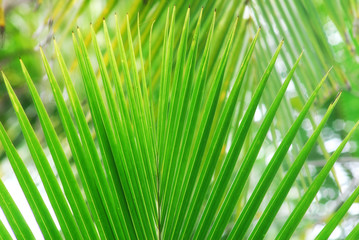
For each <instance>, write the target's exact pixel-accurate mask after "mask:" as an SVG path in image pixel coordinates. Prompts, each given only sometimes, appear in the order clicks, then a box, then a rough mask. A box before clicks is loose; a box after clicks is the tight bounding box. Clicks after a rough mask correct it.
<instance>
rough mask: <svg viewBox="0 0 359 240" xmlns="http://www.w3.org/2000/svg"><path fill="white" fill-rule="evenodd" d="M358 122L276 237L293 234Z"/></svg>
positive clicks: (283, 237) (286, 236)
mask: <svg viewBox="0 0 359 240" xmlns="http://www.w3.org/2000/svg"><path fill="white" fill-rule="evenodd" d="M358 125H359V122H357V123H356V124H355V125H354V127H353V128H352V130H350V132H349V133H348V135H347V136H346V137H345V138H344V140H343V141H342V142H341V144H340V145H339V147H338V148H337V150H335V152H334V153H333V154H332V156H331V157H330V158H329V161H328V162H327V163H326V164H325V166H324V167H323V169H322V170H321V171H320V172H319V174H318V175H317V177H316V178H315V179H314V181H313V183H312V184H311V185H310V187H309V188H308V190H307V191H306V192H305V194H304V196H303V197H302V198H301V199H300V201H299V203H298V204H297V206H296V207H295V209H294V210H293V211H292V213H291V214H290V216H289V218H288V219H287V221H286V222H285V224H284V226H283V227H282V229H281V230H280V232H279V233H278V235H277V237H276V239H288V237H291V236H292V235H293V232H294V230H295V229H296V228H297V226H298V224H299V222H300V221H301V220H302V218H303V216H304V214H305V213H306V211H307V210H308V208H309V206H310V204H311V203H312V201H313V199H314V198H315V196H316V194H317V192H318V191H319V189H320V187H321V186H322V184H323V183H324V180H325V179H326V178H327V176H328V174H329V172H330V170H331V169H332V168H333V166H334V163H335V162H336V161H337V159H338V157H339V155H340V154H341V152H342V150H343V148H344V147H345V145H346V144H347V142H348V141H349V139H350V137H351V136H352V135H353V134H354V131H355V129H356V128H357V127H358Z"/></svg>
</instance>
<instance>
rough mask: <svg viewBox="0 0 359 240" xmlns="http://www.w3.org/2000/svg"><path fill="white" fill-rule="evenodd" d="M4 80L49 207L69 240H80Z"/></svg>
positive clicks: (21, 111) (27, 122) (30, 129)
mask: <svg viewBox="0 0 359 240" xmlns="http://www.w3.org/2000/svg"><path fill="white" fill-rule="evenodd" d="M4 80H5V85H6V88H7V90H8V93H9V96H10V100H11V102H12V104H13V107H14V110H15V113H16V115H17V117H18V120H19V122H20V126H21V129H22V132H23V134H24V137H25V140H26V142H27V145H28V147H29V150H30V153H31V156H32V157H33V160H34V162H35V165H36V168H37V170H38V172H39V175H40V177H41V180H42V182H43V184H44V187H45V190H46V193H47V195H48V197H49V200H50V202H51V205H52V207H53V208H54V211H55V214H56V216H57V219H58V221H59V223H60V226H61V230H62V232H63V233H64V235H65V236H66V237H67V238H69V239H82V238H83V237H82V234H81V233H80V230H79V228H78V225H77V223H76V221H75V219H74V216H73V215H72V212H71V210H70V208H69V205H68V203H67V201H66V199H65V196H64V194H63V192H62V191H61V188H60V185H59V183H58V182H57V179H56V176H55V174H54V173H53V171H52V169H51V166H50V164H49V162H48V160H47V158H46V156H45V153H44V151H43V148H42V146H41V144H40V142H39V140H38V138H37V136H36V134H35V132H34V130H33V128H32V127H31V124H30V122H29V120H28V118H27V116H26V114H25V111H24V109H23V108H22V106H21V104H20V102H19V100H18V98H17V97H16V95H15V92H14V90H13V89H12V87H11V85H10V83H9V82H8V80H7V79H6V77H4Z"/></svg>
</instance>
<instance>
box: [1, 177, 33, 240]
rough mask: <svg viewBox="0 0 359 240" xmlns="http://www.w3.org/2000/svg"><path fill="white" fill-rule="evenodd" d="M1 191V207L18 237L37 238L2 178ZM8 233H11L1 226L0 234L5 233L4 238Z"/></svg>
mask: <svg viewBox="0 0 359 240" xmlns="http://www.w3.org/2000/svg"><path fill="white" fill-rule="evenodd" d="M0 192H1V194H0V207H1V209H2V210H3V212H4V214H5V216H6V219H7V221H8V222H9V224H10V226H11V229H12V230H13V232H14V234H15V236H16V238H18V239H35V237H34V235H33V234H32V232H31V230H30V228H29V226H28V225H27V223H26V221H25V219H24V218H23V216H22V215H21V212H20V210H19V209H18V208H17V206H16V204H15V202H14V200H13V199H12V197H11V195H10V193H9V192H8V191H7V189H6V187H5V185H4V183H3V181H2V180H0ZM6 233H7V234H9V233H8V232H7V230H5V231H4V229H1V228H0V235H3V234H4V238H8V237H7V235H6Z"/></svg>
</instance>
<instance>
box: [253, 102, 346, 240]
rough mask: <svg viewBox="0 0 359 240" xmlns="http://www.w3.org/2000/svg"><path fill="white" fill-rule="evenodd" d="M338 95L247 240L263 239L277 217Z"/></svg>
mask: <svg viewBox="0 0 359 240" xmlns="http://www.w3.org/2000/svg"><path fill="white" fill-rule="evenodd" d="M339 97H340V95H338V97H337V99H336V100H335V101H334V103H332V104H331V105H330V106H329V108H328V110H327V112H326V114H325V115H324V117H323V119H322V121H321V122H320V123H319V125H318V127H317V128H316V129H315V131H314V132H313V134H312V136H311V137H310V138H309V139H308V141H307V142H306V144H305V145H304V147H303V148H302V150H301V151H300V153H299V154H298V156H297V158H296V160H295V161H294V163H293V164H292V166H291V167H290V168H289V170H288V172H287V174H286V175H285V177H284V178H283V180H282V181H281V183H280V185H279V187H278V188H277V190H276V192H275V193H274V195H273V197H272V198H271V200H270V202H269V204H268V205H267V207H266V209H265V210H264V212H263V214H262V216H261V218H260V219H259V221H258V223H257V225H256V226H255V228H254V230H253V231H252V233H251V235H250V237H249V239H251V240H252V239H258V238H263V236H265V234H266V233H267V231H268V228H269V227H270V225H271V223H272V222H273V220H274V218H275V216H276V215H277V213H278V211H279V208H280V207H281V206H282V204H283V202H284V200H285V198H286V196H287V194H288V192H289V190H290V189H291V187H292V185H293V183H294V181H295V179H296V177H297V176H298V174H299V172H300V170H301V169H302V167H303V165H304V163H305V160H306V159H307V157H308V155H309V152H310V151H311V149H312V148H313V146H314V144H315V141H316V140H317V138H318V136H319V134H320V132H321V130H322V129H323V127H324V125H325V123H326V121H327V120H328V118H329V116H330V114H331V113H332V112H333V109H334V107H335V105H336V103H337V102H338V100H339Z"/></svg>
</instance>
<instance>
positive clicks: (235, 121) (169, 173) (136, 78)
mask: <svg viewBox="0 0 359 240" xmlns="http://www.w3.org/2000/svg"><path fill="white" fill-rule="evenodd" d="M58 4H60V3H58ZM113 6H114V3H113V2H109V6H108V9H107V10H106V11H110V9H112V7H113ZM296 6H297V10H298V12H299V13H300V14H303V12H305V11H304V10H303V9H302V8H303V5H300V4H298V5H296ZM212 7H213V6H212ZM222 7H224V8H225V6H222ZM262 7H263V5H260V6H259V8H260V10H258V11H266V10H265V9H262ZM66 9H67V8H66ZM81 9H82V7H81ZM208 9H211V6H209V7H208ZM147 10H148V11H149V9H147ZM213 10H214V9H211V11H210V14H208V13H206V12H205V11H206V10H205V9H203V8H202V9H200V7H198V6H197V7H194V10H190V8H188V9H186V8H185V7H173V9H172V11H170V9H168V10H167V11H163V9H161V8H160V10H159V12H158V14H159V15H163V18H162V20H161V19H160V18H159V23H158V26H159V27H156V28H153V24H152V23H145V24H143V25H146V26H145V27H142V29H141V26H142V24H140V17H139V15H138V16H137V22H136V21H134V20H131V15H130V17H129V15H126V18H125V20H123V21H122V20H120V19H119V16H118V15H115V21H113V22H114V23H115V26H114V27H113V28H108V26H107V22H106V21H105V20H102V19H101V21H102V23H103V24H102V26H103V33H102V32H101V33H96V32H97V30H98V29H99V24H98V23H97V22H96V23H94V24H93V25H91V26H90V30H89V34H88V35H86V36H88V37H84V36H85V35H84V36H83V35H82V31H80V29H79V28H77V30H76V31H75V32H73V33H72V41H73V47H74V51H73V50H72V49H71V50H69V49H67V48H64V47H63V48H62V50H60V46H59V45H58V43H57V42H56V40H55V39H54V40H53V45H54V48H55V55H56V58H57V61H54V62H57V63H58V65H56V66H51V65H52V64H53V63H54V62H53V61H52V60H51V61H49V60H48V59H47V57H46V54H45V53H44V51H43V49H42V48H40V53H41V58H42V62H43V65H44V67H45V71H46V74H47V79H48V80H49V82H50V86H51V90H52V95H53V97H54V100H55V103H56V111H55V112H51V113H48V112H49V111H47V110H46V108H45V105H44V101H43V100H42V99H41V97H40V96H41V95H40V94H39V92H38V90H37V89H36V87H35V85H34V83H33V80H32V79H31V77H30V74H29V73H28V70H27V68H26V67H25V64H24V63H23V61H22V60H20V67H21V70H22V72H23V74H24V79H25V81H26V84H27V86H28V88H29V90H30V94H31V97H32V100H33V105H34V106H35V109H36V112H37V116H38V119H39V122H40V124H41V128H42V133H43V136H44V139H45V141H44V142H42V141H41V139H40V137H39V136H38V135H39V134H36V132H35V130H37V129H35V126H34V125H32V124H31V122H30V120H29V118H28V116H27V115H26V112H25V110H24V107H23V106H22V105H21V103H20V101H19V99H18V97H17V95H16V94H15V91H14V90H13V89H12V86H11V84H10V83H9V80H8V79H7V77H6V76H5V74H4V73H3V79H4V81H5V85H6V89H7V92H8V94H9V97H10V100H11V103H12V105H13V109H14V110H15V113H16V116H17V119H18V121H19V123H20V127H21V132H22V135H23V136H24V138H25V141H26V144H27V147H28V149H29V151H30V154H31V157H32V159H33V162H34V163H35V166H36V169H37V171H38V173H39V176H40V178H41V182H42V184H43V185H44V188H45V191H46V195H47V196H48V198H49V200H50V204H51V207H52V208H53V210H54V212H55V217H56V220H57V221H58V223H59V226H60V229H57V226H56V224H55V222H57V221H55V219H54V218H53V217H52V216H51V215H50V213H49V208H48V207H47V206H46V205H45V203H44V200H43V197H42V196H41V195H40V193H39V191H38V189H37V187H36V184H35V183H34V181H33V179H32V177H31V176H30V174H29V172H28V170H27V168H26V166H25V164H24V160H25V159H23V158H22V157H21V156H20V154H19V152H18V151H17V149H16V148H15V146H14V144H13V143H12V141H11V139H10V137H9V135H8V133H7V132H6V131H5V129H4V127H3V125H1V126H0V141H1V144H2V146H3V148H4V150H5V152H6V155H7V157H8V159H9V161H10V163H11V166H12V168H13V170H14V172H15V175H16V177H17V180H18V181H19V184H20V186H21V188H22V190H23V192H24V194H25V196H26V199H27V201H28V203H29V205H30V207H31V209H32V212H33V214H34V216H35V219H36V221H37V224H38V225H39V227H40V230H41V232H42V234H43V237H44V238H45V239H59V238H61V237H63V238H65V239H89V238H91V239H136V238H138V239H190V238H194V239H205V238H209V239H220V238H221V237H226V238H229V239H245V238H248V237H249V238H250V239H262V238H264V236H265V235H266V233H267V231H268V229H269V228H270V227H271V226H272V225H274V224H276V216H277V214H278V211H279V209H280V207H281V206H282V204H283V203H284V202H285V201H286V200H287V195H288V193H289V191H290V190H291V189H294V188H295V187H296V179H297V178H301V179H304V176H303V174H302V172H301V170H302V169H304V171H306V173H307V174H306V175H307V178H308V181H309V184H308V186H305V187H303V188H302V189H304V190H305V193H304V194H303V195H302V196H301V199H300V200H298V201H297V202H296V203H295V204H296V206H295V208H294V210H293V212H292V214H291V215H290V216H289V218H288V219H287V221H286V222H285V223H284V225H283V226H282V228H281V229H280V231H279V233H278V236H277V238H278V239H283V238H289V237H290V236H291V235H292V234H293V233H294V231H295V230H296V229H297V227H298V225H299V223H300V221H301V220H302V218H303V216H304V214H305V213H306V211H307V210H308V208H309V206H310V205H311V203H312V201H313V200H314V198H315V196H316V194H317V192H318V191H319V189H320V187H321V186H322V185H323V182H324V180H325V179H326V178H327V177H328V175H329V173H330V171H331V170H332V168H333V165H334V163H335V162H336V160H337V159H338V157H339V155H340V153H341V152H342V150H343V148H344V146H345V144H346V143H347V142H348V140H349V139H350V137H351V136H352V135H353V133H354V131H355V129H356V127H357V125H358V123H357V124H355V126H354V127H353V128H352V129H351V130H350V131H349V133H348V134H347V136H346V138H345V139H344V140H343V141H342V143H341V144H340V146H339V147H338V148H337V150H336V151H335V152H334V153H333V154H332V155H331V156H330V155H329V153H328V152H327V151H326V150H325V146H324V142H323V139H322V137H321V136H320V133H321V132H322V130H323V128H324V127H325V124H326V122H327V121H328V119H329V117H330V115H331V113H332V112H333V111H334V107H335V106H336V105H337V103H338V102H340V101H339V99H340V94H339V96H338V97H336V99H335V100H334V102H333V103H332V104H330V106H329V107H328V109H327V111H326V113H325V114H324V115H323V117H322V120H321V121H320V123H319V124H318V125H317V124H316V121H315V116H317V115H315V114H313V113H312V112H311V111H310V108H311V106H312V105H313V103H314V102H315V100H318V99H317V96H318V95H320V94H321V92H322V91H323V90H321V88H322V87H323V86H324V87H326V88H329V86H330V85H329V86H328V85H326V84H325V83H324V81H325V79H327V77H329V78H330V79H329V82H330V84H332V86H331V87H336V84H334V83H333V81H334V80H333V77H334V78H335V77H337V76H338V75H340V74H341V73H340V70H337V71H335V74H334V76H330V75H329V72H327V73H326V74H325V75H324V77H323V78H322V80H321V81H320V82H319V84H314V83H313V82H309V81H308V78H309V76H311V77H317V76H319V75H321V74H320V73H318V72H315V69H313V66H311V63H310V62H305V63H304V64H303V65H305V66H303V67H310V68H311V71H312V73H308V74H309V76H308V75H306V74H307V73H306V71H303V70H300V69H301V67H302V66H301V64H300V60H301V58H302V56H306V55H305V53H303V52H302V53H300V54H298V55H299V57H298V58H297V60H296V61H295V62H294V63H293V64H292V65H290V62H291V61H289V58H290V59H294V58H295V57H296V52H295V51H293V50H289V53H290V54H289V55H290V57H289V58H288V57H287V56H286V55H285V54H284V53H283V50H282V47H283V46H284V40H282V41H277V39H276V38H277V37H276V36H274V34H273V36H272V40H273V39H274V40H275V41H276V42H279V45H278V47H277V49H276V50H275V52H274V53H272V52H270V48H269V47H268V41H265V38H264V37H263V36H261V34H262V33H261V31H260V29H259V30H257V32H256V33H255V34H253V32H252V31H251V29H250V28H245V27H246V26H253V25H251V23H250V22H249V23H248V25H245V23H244V21H243V19H242V17H243V14H244V11H245V7H244V3H242V4H241V5H240V11H239V16H238V17H237V18H236V20H234V21H233V19H232V16H231V15H230V14H228V15H221V18H219V19H218V16H217V11H213ZM66 11H67V10H66ZM233 11H234V10H233ZM80 12H81V11H80ZM80 12H79V14H80ZM192 12H193V15H194V16H195V17H194V19H195V20H196V21H192V20H191V18H190V16H191V15H192ZM306 13H311V12H310V11H309V12H306ZM165 14H166V15H165ZM206 14H208V15H206ZM255 15H256V16H257V13H255ZM264 16H265V17H266V18H268V15H267V14H265V15H264ZM163 19H165V20H163ZM248 21H249V20H248ZM275 21H277V20H275ZM108 22H112V21H108ZM178 22H179V23H178ZM267 22H270V19H269V18H268V19H267ZM151 24H152V25H151ZM223 24H224V25H225V26H222V25H223ZM218 25H219V26H218ZM179 26H180V27H179ZM159 29H161V31H159ZM136 32H137V34H136ZM141 32H142V33H143V34H142V35H141V34H140V33H141ZM244 33H246V34H247V35H245V36H246V38H244V37H241V36H242V34H244ZM272 33H274V32H272ZM152 34H154V35H152ZM160 34H163V36H161V37H160ZM294 35H295V34H294V33H293V36H294ZM124 36H126V37H127V39H126V38H123V37H124ZM267 36H268V35H265V37H267ZM154 37H155V39H156V40H153V39H154ZM311 37H312V38H313V36H311ZM136 38H137V39H136ZM88 39H90V40H92V47H91V48H89V49H88V48H87V44H88V43H89V40H88ZM136 40H137V41H136ZM321 40H322V39H321ZM294 45H295V46H296V47H297V45H299V44H298V43H295V44H294ZM286 46H288V49H291V46H292V45H286ZM320 47H323V46H320ZM324 47H325V46H324ZM91 50H94V54H91V53H92V52H91ZM161 50H162V54H160V52H161ZM326 50H328V49H326ZM318 51H319V50H318ZM320 51H322V50H320ZM63 52H66V53H67V54H68V52H70V53H71V54H73V57H76V60H75V62H74V63H71V62H70V64H72V65H71V66H70V64H69V63H68V62H66V61H65V59H64V57H63V56H62V53H63ZM323 52H325V51H324V50H323ZM328 52H330V51H329V50H328ZM325 54H329V55H330V54H331V53H325ZM270 56H271V57H270ZM269 57H270V60H267V58H269ZM318 57H319V58H323V55H320V56H318ZM303 58H304V57H303ZM279 59H280V60H281V61H283V62H284V65H286V66H287V69H288V71H287V72H288V73H287V76H286V78H285V79H284V81H281V78H280V76H279V74H278V73H280V74H283V73H284V71H283V69H282V70H281V71H278V70H277V69H276V63H277V62H278V60H279ZM94 62H96V64H93V63H94ZM238 62H241V64H238ZM74 64H75V65H77V66H78V70H79V71H78V72H73V69H74V68H73V66H74ZM321 64H323V65H321V67H319V68H326V67H327V66H328V64H327V63H326V62H325V63H323V62H322V63H321ZM266 65H267V67H266V68H265V69H264V68H263V66H266ZM253 66H256V67H257V69H256V68H254V67H253ZM289 66H291V67H289ZM69 67H70V70H69ZM262 69H264V70H263V71H262ZM56 70H57V71H59V72H61V73H62V76H58V75H57V74H55V73H54V72H55V71H56ZM297 71H299V74H298V75H297V76H296V75H295V74H296V73H297ZM76 74H77V75H76ZM259 74H260V75H261V77H260V75H259ZM76 76H81V79H82V85H81V86H83V89H84V93H85V97H84V103H83V99H82V98H81V92H82V91H81V89H78V88H76V84H75V83H76V82H75V79H76ZM302 77H303V78H302ZM60 79H63V80H64V81H63V82H62V81H61V80H60ZM258 79H259V80H258ZM301 79H303V81H300V80H301ZM292 80H293V83H294V85H295V88H296V93H297V94H298V98H299V99H300V104H299V107H298V109H299V110H300V111H299V113H298V114H297V115H296V114H295V113H296V112H295V110H294V109H293V107H292V106H291V105H290V102H289V101H288V99H287V97H286V92H287V88H288V86H289V85H290V84H291V81H292ZM302 83H303V84H304V85H305V86H306V87H305V88H304V89H302V88H301V84H302ZM62 84H64V85H65V90H62V88H61V87H60V86H61V85H62ZM332 89H335V88H332ZM65 93H66V94H65ZM306 95H309V98H307V97H306ZM248 97H249V98H250V101H248V102H246V101H245V99H246V98H248ZM262 102H263V103H262ZM263 106H266V107H267V108H266V110H265V111H261V108H262V107H263ZM258 111H261V113H262V115H263V117H262V119H260V121H258V120H256V119H255V115H256V112H258ZM52 115H56V116H57V115H58V116H59V117H60V120H61V123H59V125H60V129H61V130H58V128H59V126H56V125H55V124H54V123H53V120H52V118H50V116H51V117H52ZM306 117H307V118H308V119H309V121H310V122H311V125H312V126H313V133H312V134H311V135H310V136H308V137H307V138H303V137H302V138H300V137H298V136H297V137H296V135H297V133H298V132H299V130H300V129H301V125H302V123H303V121H304V119H305V118H306ZM278 122H279V123H278ZM281 124H282V127H283V128H280V127H279V126H280V125H281ZM284 126H288V128H287V129H285V128H284ZM276 130H278V131H281V133H282V134H283V135H282V137H281V138H279V136H276ZM59 131H61V133H62V132H64V134H65V136H63V135H62V137H60V134H59V133H58V132H59ZM269 135H271V138H272V139H274V138H278V139H277V141H276V140H273V142H274V144H277V143H278V146H277V147H276V148H275V150H274V153H273V156H272V157H271V160H270V161H269V164H268V166H267V167H266V168H265V169H264V171H263V172H261V173H260V179H259V181H258V182H255V183H254V184H255V185H254V191H253V192H252V193H251V194H250V192H249V191H248V185H249V184H250V183H251V182H252V181H253V180H252V179H251V175H252V174H255V173H256V171H257V169H256V166H257V165H256V164H257V162H259V161H263V158H262V157H260V152H261V151H266V144H265V143H266V140H267V139H268V136H269ZM62 138H64V139H65V142H66V145H67V144H68V145H69V148H70V152H66V151H65V147H64V144H63V139H62ZM45 142H46V146H45ZM317 142H318V145H319V147H321V149H322V151H323V155H324V157H325V158H327V159H328V162H327V163H326V164H325V166H324V167H323V169H322V170H321V171H320V173H319V174H318V175H317V176H316V177H315V179H314V180H312V179H311V175H310V173H309V170H308V165H306V160H307V159H308V156H309V154H310V153H311V151H313V148H314V147H315V146H316V143H317ZM294 147H295V148H298V149H297V151H296V150H290V149H291V148H294ZM47 148H48V149H49V152H50V153H49V154H46V151H45V150H47ZM289 156H291V157H294V158H295V160H294V161H291V159H290V158H289ZM50 158H51V159H52V160H51V161H53V162H54V165H55V166H54V167H51V165H50V162H51V161H50ZM283 162H286V163H287V164H288V165H289V167H288V168H286V167H285V166H284V164H283ZM73 168H75V169H76V172H77V173H74V171H73ZM55 170H56V171H55ZM278 172H281V173H285V174H283V176H278V174H277V173H278ZM332 172H333V174H334V177H335V176H336V175H335V171H333V170H332ZM308 173H309V174H308ZM278 178H279V184H278V183H277V182H276V181H275V179H277V180H278ZM303 181H305V180H303ZM270 187H272V188H274V189H275V192H274V194H273V196H272V197H271V199H270V200H269V201H268V202H266V201H264V199H266V198H269V197H270V196H271V194H270V192H269V191H268V190H269V188H270ZM306 188H307V189H306ZM302 189H300V190H302ZM0 190H1V198H0V207H1V208H2V209H3V211H4V214H5V216H6V218H7V219H8V222H9V224H10V226H11V229H12V230H13V232H14V234H15V236H16V237H17V238H26V239H28V238H29V239H30V238H34V236H33V234H32V232H31V230H30V228H29V227H28V226H27V223H26V221H25V220H24V218H23V216H22V215H21V213H20V212H19V210H18V208H17V207H16V205H15V204H14V201H13V199H12V198H11V196H10V194H9V193H8V191H7V189H6V188H5V186H4V184H3V182H1V183H0ZM245 194H248V195H247V197H246V196H244V195H245ZM357 195H358V194H357V190H356V191H355V192H354V193H353V195H352V196H351V197H350V198H349V199H348V200H347V201H346V202H345V204H344V205H343V207H342V208H340V209H339V210H338V211H337V212H336V213H335V215H334V217H333V220H331V221H330V222H329V223H328V225H327V226H326V227H325V228H324V229H323V231H322V232H321V233H320V234H319V235H318V238H319V239H321V238H322V237H323V236H324V234H326V236H329V235H330V233H331V232H332V231H333V230H334V228H335V227H336V226H338V225H339V223H340V219H342V218H343V216H344V214H345V213H346V212H347V211H348V209H349V207H350V206H351V205H352V204H353V202H354V200H355V198H356V196H357ZM246 198H248V199H249V200H248V201H247V200H246ZM242 202H244V204H243V205H241V203H242ZM261 204H262V205H264V207H265V210H264V212H263V213H261V212H260V210H259V209H260V206H261ZM256 214H260V215H261V216H260V217H259V221H258V223H256V221H255V220H257V219H258V217H256ZM19 226H21V227H19ZM252 228H254V229H253V230H252ZM0 230H1V237H3V238H4V239H7V238H9V237H10V236H9V233H8V231H7V230H5V228H4V226H3V224H2V223H1V225H0ZM298 230H300V229H298ZM250 231H251V232H250ZM247 233H248V234H247ZM357 233H358V228H357V227H356V228H354V230H353V232H352V233H351V234H350V235H349V236H351V237H352V238H353V239H354V238H355V236H356V235H355V234H357Z"/></svg>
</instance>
